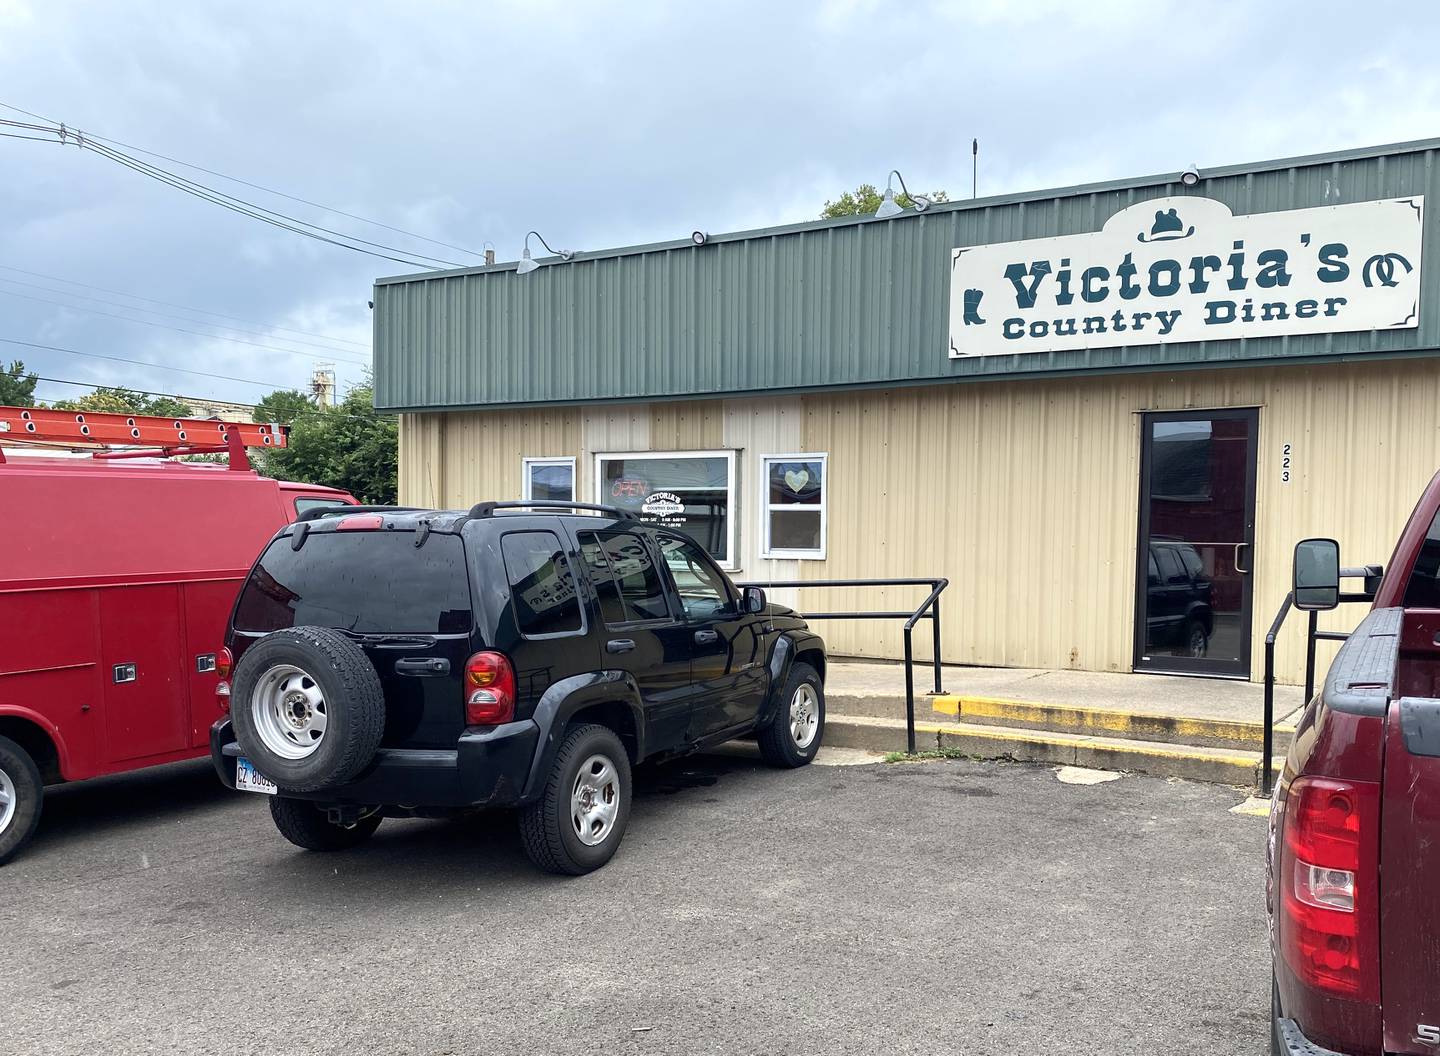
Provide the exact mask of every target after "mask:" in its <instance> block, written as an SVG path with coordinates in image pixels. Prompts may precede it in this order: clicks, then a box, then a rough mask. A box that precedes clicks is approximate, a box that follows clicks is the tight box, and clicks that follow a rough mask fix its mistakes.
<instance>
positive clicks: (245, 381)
mask: <svg viewBox="0 0 1440 1056" xmlns="http://www.w3.org/2000/svg"><path fill="white" fill-rule="evenodd" d="M0 342H3V343H4V344H7V345H22V346H24V347H25V348H40V349H44V350H46V351H47V352H64V353H66V354H67V355H71V356H86V357H87V358H89V359H108V360H110V361H111V362H112V363H130V364H133V365H134V366H137V367H150V368H152V369H154V370H170V371H174V372H175V373H176V374H194V375H195V376H196V377H201V378H214V379H216V380H217V381H238V382H240V384H242V385H258V386H260V387H261V388H270V389H286V388H294V386H293V385H288V386H287V385H283V384H281V383H280V382H276V381H256V380H255V379H254V378H235V377H231V376H230V375H229V374H212V373H210V372H209V371H204V370H190V369H189V368H187V367H168V366H166V365H165V364H163V363H151V362H150V361H148V360H144V359H127V358H126V357H124V356H107V355H103V354H101V353H99V352H81V351H80V350H79V349H77V348H61V347H60V346H59V345H42V344H37V343H36V342H34V341H21V340H19V339H17V338H13V337H0Z"/></svg>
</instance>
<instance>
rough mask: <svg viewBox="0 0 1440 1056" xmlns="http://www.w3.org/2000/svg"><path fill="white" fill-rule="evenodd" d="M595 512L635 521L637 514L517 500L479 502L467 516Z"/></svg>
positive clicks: (591, 505) (554, 501)
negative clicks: (534, 511)
mask: <svg viewBox="0 0 1440 1056" xmlns="http://www.w3.org/2000/svg"><path fill="white" fill-rule="evenodd" d="M529 509H540V510H593V511H595V512H596V513H608V514H610V515H611V516H612V517H623V518H625V519H626V520H630V521H633V520H635V514H633V513H631V512H630V511H629V510H622V509H621V508H620V507H619V506H602V505H600V504H598V503H594V502H564V501H562V500H560V499H517V500H512V501H509V502H477V503H476V504H475V505H474V506H471V507H470V512H469V513H468V514H466V517H467V518H468V519H472V520H473V519H478V518H480V517H490V516H492V515H493V514H494V513H495V511H496V510H529Z"/></svg>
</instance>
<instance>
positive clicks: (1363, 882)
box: [1275, 777, 1380, 1001]
mask: <svg viewBox="0 0 1440 1056" xmlns="http://www.w3.org/2000/svg"><path fill="white" fill-rule="evenodd" d="M1284 826H1285V839H1284V843H1283V851H1282V853H1281V862H1280V868H1279V870H1278V871H1277V872H1276V874H1275V882H1276V883H1277V884H1278V885H1279V886H1280V904H1281V906H1282V918H1281V920H1280V922H1279V923H1280V948H1281V951H1282V953H1283V954H1284V957H1285V960H1286V963H1288V964H1289V965H1290V969H1291V971H1293V972H1294V973H1295V975H1296V977H1297V978H1298V979H1299V980H1300V982H1301V983H1303V984H1304V985H1306V986H1309V987H1313V988H1315V989H1317V990H1322V991H1325V992H1327V993H1330V994H1334V995H1336V996H1340V997H1347V998H1351V999H1355V1000H1368V1001H1379V999H1380V936H1379V930H1380V926H1379V920H1380V908H1379V890H1378V888H1379V872H1380V870H1379V859H1378V855H1379V826H1380V786H1379V785H1376V784H1374V783H1372V782H1368V781H1339V780H1335V779H1333V778H1328V777H1301V778H1297V779H1296V781H1295V782H1294V784H1292V785H1291V786H1290V794H1289V796H1288V797H1287V800H1286V804H1285V817H1284Z"/></svg>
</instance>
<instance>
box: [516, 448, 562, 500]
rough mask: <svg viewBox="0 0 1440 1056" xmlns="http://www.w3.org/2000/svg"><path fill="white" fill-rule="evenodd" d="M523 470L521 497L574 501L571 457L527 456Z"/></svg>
mask: <svg viewBox="0 0 1440 1056" xmlns="http://www.w3.org/2000/svg"><path fill="white" fill-rule="evenodd" d="M523 470H524V472H523V477H524V481H523V493H522V494H521V496H520V497H521V498H522V499H535V500H547V499H548V500H554V501H558V502H574V501H575V460H574V459H573V458H527V459H525V461H524V463H523Z"/></svg>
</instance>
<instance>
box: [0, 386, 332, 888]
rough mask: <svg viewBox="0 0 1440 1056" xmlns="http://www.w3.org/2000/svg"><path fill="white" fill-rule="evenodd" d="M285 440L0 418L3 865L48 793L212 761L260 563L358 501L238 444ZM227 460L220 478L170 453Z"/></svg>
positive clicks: (213, 424)
mask: <svg viewBox="0 0 1440 1056" xmlns="http://www.w3.org/2000/svg"><path fill="white" fill-rule="evenodd" d="M39 443H50V444H60V445H101V444H124V445H142V444H143V445H151V446H152V447H153V448H155V449H154V450H149V451H146V450H139V451H137V450H113V449H110V450H95V451H93V452H91V453H82V454H80V455H78V456H77V455H75V454H73V453H67V452H56V451H47V450H45V449H43V448H41V449H37V448H36V447H35V445H36V444H39ZM284 444H285V430H284V428H283V427H280V426H269V425H245V424H235V423H227V422H217V421H202V420H199V419H170V418H149V417H142V416H130V415H118V414H77V413H74V412H69V411H53V410H43V409H36V408H18V407H0V531H3V536H4V545H3V546H0V863H4V862H5V861H6V860H7V859H8V858H9V857H10V856H12V855H13V854H14V853H15V852H16V851H18V850H19V849H20V847H21V845H22V844H24V843H25V841H26V840H27V839H28V838H29V837H30V835H31V833H32V832H33V831H34V828H35V824H36V822H37V821H38V820H39V816H40V807H41V801H42V795H43V788H44V786H45V785H49V784H54V783H57V782H60V781H77V780H80V779H82V778H87V777H97V776H99V775H102V774H114V773H119V772H121V771H125V770H135V769H138V768H140V767H144V766H154V765H157V764H159V763H170V762H175V761H177V760H181V759H192V758H197V757H199V756H203V755H205V754H207V752H208V750H209V731H210V725H211V723H213V722H214V721H215V720H216V719H217V718H219V717H220V709H219V706H218V704H217V703H216V697H215V683H216V681H217V680H218V678H219V677H220V675H219V673H217V670H216V667H217V657H218V656H219V654H220V650H221V646H222V644H223V638H224V634H225V624H226V621H227V620H228V619H229V616H230V608H231V605H232V604H233V603H234V601H235V595H236V593H237V592H238V591H239V589H240V585H241V583H243V582H244V580H245V576H246V574H247V573H248V572H249V570H250V565H251V564H252V563H253V562H254V560H255V556H256V555H257V554H258V553H259V552H260V551H261V550H262V549H263V548H264V546H265V544H266V542H267V541H269V539H270V537H271V536H272V535H274V534H275V530H276V529H277V528H279V527H281V526H282V525H285V524H288V523H290V522H291V521H293V520H295V519H296V517H297V516H299V514H301V513H303V512H304V511H305V510H307V509H311V508H313V507H315V506H319V505H325V506H333V505H342V504H351V503H353V502H354V501H355V500H354V499H352V498H351V497H350V496H349V495H348V494H346V493H345V492H343V491H335V490H333V489H331V488H323V487H317V486H314V485H310V484H286V483H282V482H279V481H275V480H271V479H269V478H267V477H262V476H260V475H259V474H258V473H256V472H254V471H253V470H252V469H251V468H250V463H249V459H248V458H247V457H246V453H245V449H246V447H268V446H284ZM7 449H9V450H7ZM220 451H226V452H228V453H229V455H230V463H229V466H228V467H226V466H224V465H216V464H209V463H194V462H177V461H171V460H169V459H168V458H166V457H164V456H168V455H180V454H192V453H204V452H220ZM136 456H150V457H136ZM155 456H160V457H155Z"/></svg>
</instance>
